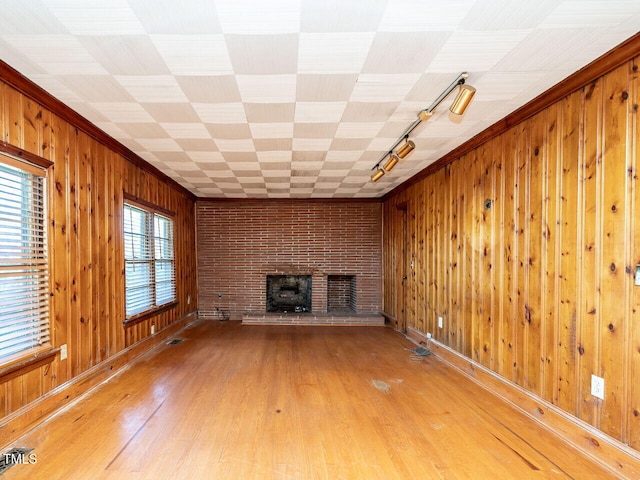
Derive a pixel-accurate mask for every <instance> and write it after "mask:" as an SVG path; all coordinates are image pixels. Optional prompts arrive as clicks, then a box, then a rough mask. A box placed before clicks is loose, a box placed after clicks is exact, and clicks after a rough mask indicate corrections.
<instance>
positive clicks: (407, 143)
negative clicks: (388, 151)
mask: <svg viewBox="0 0 640 480" xmlns="http://www.w3.org/2000/svg"><path fill="white" fill-rule="evenodd" d="M414 148H416V144H415V143H413V141H411V140H409V135H407V136H406V137H404V145H402V147H400V148H399V149H398V150H397V151H396V153H397V154H398V157H400V158H404V157H406V156H407V155H409V154H410V153H411V152H413V149H414Z"/></svg>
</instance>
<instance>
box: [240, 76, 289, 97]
mask: <svg viewBox="0 0 640 480" xmlns="http://www.w3.org/2000/svg"><path fill="white" fill-rule="evenodd" d="M236 81H237V82H238V90H239V91H240V97H241V98H242V101H243V102H245V103H271V102H273V103H291V102H294V101H295V97H296V76H295V75H236Z"/></svg>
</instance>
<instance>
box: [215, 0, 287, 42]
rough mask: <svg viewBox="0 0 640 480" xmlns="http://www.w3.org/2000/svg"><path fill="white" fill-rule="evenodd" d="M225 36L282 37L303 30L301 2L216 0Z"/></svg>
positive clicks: (284, 0)
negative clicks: (236, 34)
mask: <svg viewBox="0 0 640 480" xmlns="http://www.w3.org/2000/svg"><path fill="white" fill-rule="evenodd" d="M216 10H217V12H218V19H219V21H220V26H221V28H222V31H223V32H224V33H238V34H248V35H251V34H259V35H268V34H281V33H297V32H299V31H300V1H299V0H269V1H268V2H255V1H254V0H216Z"/></svg>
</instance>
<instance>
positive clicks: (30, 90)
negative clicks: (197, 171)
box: [0, 60, 197, 202]
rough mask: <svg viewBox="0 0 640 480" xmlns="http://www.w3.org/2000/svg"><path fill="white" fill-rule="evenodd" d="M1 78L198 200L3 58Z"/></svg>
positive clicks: (0, 68) (160, 178)
mask: <svg viewBox="0 0 640 480" xmlns="http://www.w3.org/2000/svg"><path fill="white" fill-rule="evenodd" d="M0 80H1V81H3V82H5V83H6V84H7V85H9V86H11V87H12V88H14V89H15V90H17V91H19V92H20V93H22V94H23V95H25V96H27V97H28V98H30V99H31V100H33V101H35V102H37V103H38V104H40V105H41V106H42V107H44V108H46V109H48V110H50V111H51V113H53V114H55V115H57V116H59V117H60V118H61V119H63V120H65V121H67V122H69V124H71V125H72V126H73V127H76V128H78V129H80V130H82V131H83V132H84V133H86V134H87V135H89V136H90V137H92V138H93V139H94V140H96V141H98V142H100V143H102V144H103V145H105V146H106V147H108V148H109V149H111V150H112V151H114V152H115V153H117V154H119V155H121V156H122V157H123V158H124V159H125V160H127V161H129V162H131V163H132V164H134V165H135V166H137V167H139V168H141V169H142V170H144V171H146V172H148V173H150V174H151V175H153V176H155V177H156V178H158V179H159V180H161V181H163V182H164V183H166V184H167V185H169V186H170V187H172V188H174V189H175V190H177V191H178V192H180V193H182V194H184V195H185V196H186V197H188V198H190V199H191V200H192V201H194V202H195V201H196V200H197V197H196V195H194V194H193V193H192V192H190V191H189V190H187V189H186V188H185V187H183V186H182V185H180V184H179V183H178V182H176V181H175V180H174V179H173V178H171V177H169V176H168V175H166V174H164V173H162V172H161V171H160V170H159V169H158V168H156V167H154V166H153V165H151V164H150V163H149V162H147V161H146V160H144V159H143V158H142V157H140V156H138V155H136V154H135V153H133V152H132V151H131V150H129V149H128V148H127V147H125V146H124V145H123V144H121V143H120V142H118V141H117V140H116V139H115V138H113V137H112V136H110V135H109V134H107V133H106V132H104V131H103V130H101V129H100V128H98V127H96V126H95V125H94V124H93V123H91V122H90V121H89V120H87V119H86V118H85V117H83V116H82V115H80V114H79V113H78V112H76V111H75V110H73V109H72V108H71V107H69V106H68V105H66V104H64V103H63V102H61V101H60V100H58V99H57V98H55V97H54V96H53V95H51V94H50V93H48V92H47V91H45V90H44V89H42V88H41V87H40V86H38V85H36V84H35V83H33V82H32V81H31V80H29V79H28V78H27V77H25V76H24V75H22V74H21V73H20V72H18V71H17V70H16V69H15V68H13V67H12V66H10V65H8V64H7V63H5V62H4V61H2V60H0Z"/></svg>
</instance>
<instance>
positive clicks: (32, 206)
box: [0, 159, 50, 362]
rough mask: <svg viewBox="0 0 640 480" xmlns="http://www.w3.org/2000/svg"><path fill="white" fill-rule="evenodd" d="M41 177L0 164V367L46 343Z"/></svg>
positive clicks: (28, 168)
mask: <svg viewBox="0 0 640 480" xmlns="http://www.w3.org/2000/svg"><path fill="white" fill-rule="evenodd" d="M9 160H10V159H9ZM9 160H8V161H9ZM43 174H44V172H43V171H40V170H39V169H36V168H34V167H31V166H28V165H24V168H21V166H20V163H19V162H17V161H10V163H8V164H5V163H2V162H1V161H0V362H3V361H7V360H10V359H11V358H12V357H16V356H19V354H21V353H27V351H29V350H31V349H34V348H37V347H41V346H43V345H45V344H48V343H49V342H50V338H49V271H48V270H49V267H48V260H47V235H46V225H47V222H46V214H45V212H46V207H45V178H44V175H43Z"/></svg>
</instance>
